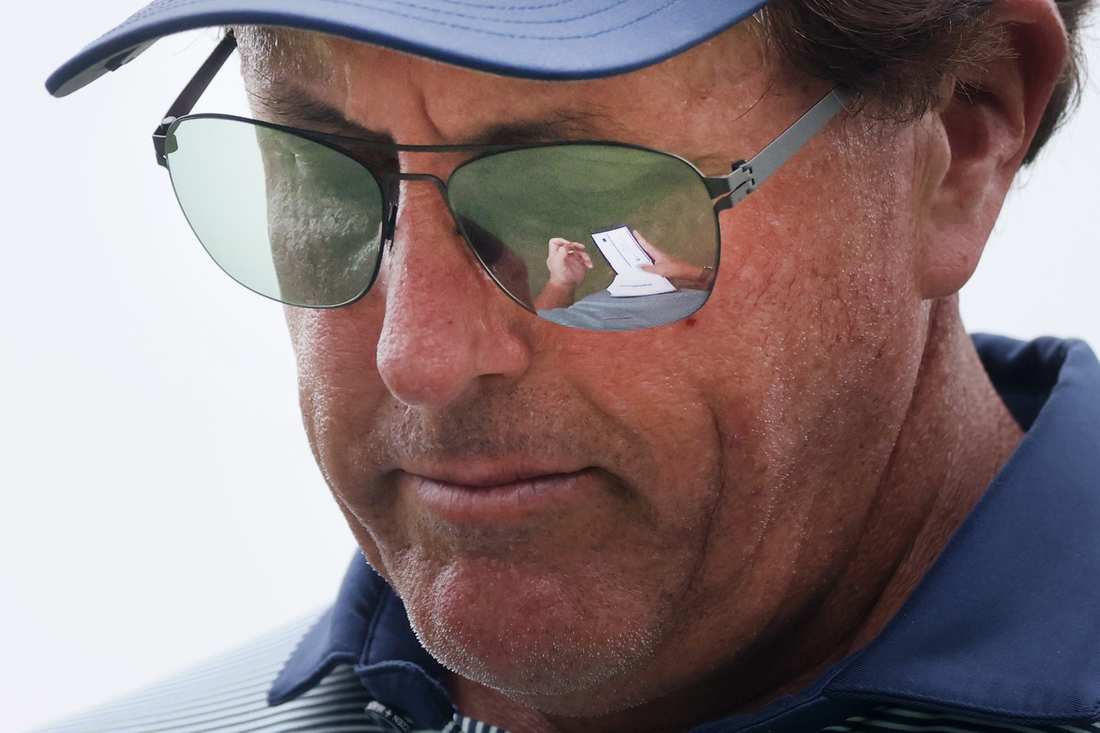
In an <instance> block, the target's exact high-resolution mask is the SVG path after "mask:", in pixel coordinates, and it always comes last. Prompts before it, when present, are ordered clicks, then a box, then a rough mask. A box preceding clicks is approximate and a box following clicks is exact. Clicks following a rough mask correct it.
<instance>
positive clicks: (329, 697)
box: [36, 616, 371, 733]
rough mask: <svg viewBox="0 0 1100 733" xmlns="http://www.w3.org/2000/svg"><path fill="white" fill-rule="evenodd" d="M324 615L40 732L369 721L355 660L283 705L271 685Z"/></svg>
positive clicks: (319, 727)
mask: <svg viewBox="0 0 1100 733" xmlns="http://www.w3.org/2000/svg"><path fill="white" fill-rule="evenodd" d="M316 620H317V617H316V616H310V617H308V618H304V619H301V620H299V621H296V622H294V623H292V624H289V625H287V626H285V627H283V628H280V629H277V630H275V631H273V632H270V633H268V634H265V635H264V636H262V637H260V638H258V639H256V640H254V641H252V642H249V643H247V644H245V645H243V646H241V647H239V648H237V649H235V650H233V651H231V652H228V653H226V654H223V655H221V656H219V657H216V658H214V659H212V660H210V661H208V662H205V663H203V664H200V665H198V666H196V667H194V668H192V669H189V670H187V671H185V672H182V673H180V674H178V675H176V676H174V677H171V678H169V679H167V680H164V681H162V682H159V683H156V684H153V685H151V686H149V687H147V688H145V689H143V690H139V691H138V692H135V693H133V694H131V695H128V696H126V697H123V698H121V699H119V700H116V701H114V702H111V703H108V704H106V705H104V706H102V707H100V708H96V709H93V710H91V711H88V712H86V713H83V714H81V715H77V716H75V717H72V718H69V719H67V720H63V721H61V722H59V723H55V724H53V725H50V726H48V727H46V728H42V729H40V730H38V731H36V733H96V732H99V731H126V733H152V731H157V732H158V733H172V732H173V731H180V732H182V731H188V732H191V731H207V730H219V731H250V732H254V733H263V732H265V731H280V733H289V732H290V731H299V730H301V731H305V730H309V731H318V732H320V731H328V730H331V731H335V730H347V729H348V728H349V727H350V726H354V725H355V724H357V723H358V724H362V723H363V720H364V718H363V709H364V707H365V706H366V705H367V703H369V702H370V699H371V698H370V696H369V695H368V694H367V692H366V690H365V689H364V688H363V686H362V685H361V684H360V682H359V680H358V678H357V677H355V676H354V675H353V674H352V672H351V669H350V667H348V666H342V667H337V668H336V669H335V670H333V672H332V673H331V674H329V675H328V676H327V677H326V678H325V679H324V680H323V681H322V682H321V683H320V684H319V685H317V686H316V687H315V688H313V689H312V690H310V691H309V692H307V693H306V694H304V695H302V696H301V697H299V698H297V699H295V700H292V701H290V702H287V703H284V704H283V705H280V706H278V707H269V706H268V704H267V690H268V687H269V686H270V685H271V682H272V681H273V680H274V679H275V676H276V675H277V674H278V673H279V670H281V669H282V667H283V665H284V664H285V663H286V660H287V659H288V658H289V657H290V655H291V653H292V652H293V651H294V649H295V647H297V645H298V642H299V641H300V640H301V639H302V637H303V636H304V635H305V633H306V632H307V631H308V630H309V629H310V628H311V627H312V625H313V624H314V622H315V621H316Z"/></svg>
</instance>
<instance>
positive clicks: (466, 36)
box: [46, 0, 768, 97]
mask: <svg viewBox="0 0 1100 733" xmlns="http://www.w3.org/2000/svg"><path fill="white" fill-rule="evenodd" d="M767 2H768V0H723V1H722V2H715V0H510V2H508V3H499V4H495V5H494V4H489V3H480V2H473V1H470V0H465V1H460V0H418V2H415V3H409V2H405V1H401V0H308V1H304V0H156V1H155V2H153V3H152V4H151V5H149V6H148V7H146V8H145V9H143V10H141V11H140V12H138V13H136V14H135V15H133V16H132V17H131V18H130V19H129V20H127V21H126V22H124V23H123V24H122V25H120V26H118V27H117V28H115V29H114V30H112V31H110V32H109V33H107V34H106V35H104V36H103V37H101V38H99V39H98V40H96V41H94V42H93V43H91V44H90V45H88V46H87V47H86V48H84V50H82V51H81V52H80V53H79V54H77V55H76V56H74V57H73V58H72V59H70V60H69V61H68V62H66V63H65V64H64V65H63V66H61V67H60V68H59V69H58V70H57V71H55V72H54V73H53V74H52V75H51V76H50V78H49V79H48V80H47V82H46V88H47V89H48V90H49V91H50V93H51V94H53V95H55V96H58V97H62V96H65V95H66V94H70V93H72V92H74V91H76V90H77V89H80V88H81V87H83V86H85V85H87V84H89V83H91V82H92V81H94V80H96V79H98V78H99V77H100V76H102V75H104V74H106V73H107V72H108V71H114V70H115V69H118V68H119V67H120V66H122V65H123V64H125V63H127V62H129V61H131V60H133V59H134V58H136V57H137V56H138V55H139V54H141V53H142V52H143V51H144V50H145V49H147V48H148V47H149V46H151V45H152V44H153V43H154V42H156V40H157V39H159V38H163V37H164V36H167V35H170V34H173V33H179V32H181V31H187V30H192V29H195V28H208V27H212V26H223V25H265V26H286V27H291V28H302V29H307V30H315V31H320V32H323V33H330V34H333V35H338V36H345V37H347V38H351V39H354V40H357V41H365V42H367V43H373V44H377V45H380V46H386V47H388V48H393V49H397V50H400V51H406V52H409V53H414V54H417V55H420V56H426V57H428V58H432V59H436V60H438V61H443V62H446V63H451V64H456V65H458V66H465V67H467V68H471V69H478V70H481V71H488V72H492V73H496V74H503V75H506V76H518V77H524V78H531V79H548V80H569V79H589V78H596V77H604V76H613V75H615V74H621V73H625V72H628V71H633V70H635V69H639V68H642V67H644V66H648V65H650V64H654V63H657V62H659V61H663V60H664V59H667V58H669V57H671V56H674V55H676V54H677V53H680V52H681V51H684V50H686V49H688V48H690V47H691V46H694V45H696V44H698V43H700V42H702V41H704V40H706V39H707V38H710V37H711V36H714V35H716V34H717V33H720V32H721V31H723V30H725V29H726V28H729V27H730V26H732V25H734V24H736V23H738V22H740V21H741V20H744V19H745V18H747V17H748V16H749V15H751V14H752V13H754V12H756V11H757V10H758V9H759V8H761V7H763V6H764V5H766V4H767Z"/></svg>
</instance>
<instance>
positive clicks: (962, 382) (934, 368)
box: [448, 298, 1023, 733]
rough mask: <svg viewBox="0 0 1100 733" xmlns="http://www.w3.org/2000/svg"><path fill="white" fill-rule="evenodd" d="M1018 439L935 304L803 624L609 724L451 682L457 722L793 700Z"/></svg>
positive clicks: (557, 730) (929, 555)
mask: <svg viewBox="0 0 1100 733" xmlns="http://www.w3.org/2000/svg"><path fill="white" fill-rule="evenodd" d="M1022 437H1023V433H1022V431H1021V430H1020V428H1019V426H1018V425H1017V424H1016V422H1015V420H1014V419H1013V418H1012V416H1011V415H1010V414H1009V412H1008V410H1007V408H1006V407H1005V406H1004V403H1003V402H1002V401H1001V399H1000V397H999V396H998V395H997V393H996V391H995V389H994V388H993V385H992V384H991V383H990V381H989V378H988V376H987V375H986V373H985V370H984V369H983V368H982V365H981V362H980V360H979V359H978V355H977V352H976V351H975V350H974V346H973V343H972V342H971V340H970V337H969V336H968V335H967V334H966V332H965V330H964V329H963V326H962V323H961V321H960V319H959V315H958V306H957V301H956V300H955V299H954V298H950V299H943V300H939V301H936V302H935V303H933V304H932V305H931V308H930V312H929V322H928V331H927V338H926V341H925V345H924V351H923V355H922V358H921V365H920V369H919V372H918V376H917V380H916V383H915V386H914V388H913V390H912V393H911V401H910V405H909V409H908V412H907V415H906V418H905V421H904V423H903V425H902V428H901V430H900V432H899V433H898V436H897V439H896V441H895V443H894V445H893V450H892V451H891V454H890V456H889V459H888V461H886V463H885V465H884V466H883V467H882V468H881V469H880V470H879V472H878V474H877V477H876V479H875V480H876V481H877V483H878V486H877V492H876V499H875V503H874V507H873V509H872V510H871V512H870V515H869V516H868V518H867V521H866V524H865V530H864V531H863V532H862V534H861V535H860V538H859V541H858V544H857V546H856V547H855V548H854V551H853V553H852V555H851V557H852V560H851V561H850V562H849V563H848V564H847V566H846V567H845V569H844V571H843V572H841V573H840V574H839V575H838V579H837V582H835V583H834V584H833V585H832V589H831V590H830V592H829V593H828V595H827V596H826V597H824V598H821V599H818V602H817V603H815V604H814V606H813V608H812V610H811V611H810V612H808V613H805V614H802V615H801V616H799V617H798V620H797V621H796V622H794V623H793V624H790V625H788V626H785V627H784V628H782V629H781V630H780V631H779V632H777V633H775V634H773V636H772V637H771V638H770V639H769V640H767V641H762V642H761V643H760V644H759V645H758V646H757V648H756V649H754V650H750V651H749V652H748V653H746V654H742V655H740V657H741V658H740V659H737V660H731V664H730V666H729V667H728V668H725V669H722V670H719V671H718V672H715V673H712V674H710V675H708V676H706V677H705V678H704V679H702V680H701V681H700V682H698V683H696V684H693V685H691V686H689V687H687V688H684V689H680V690H674V691H670V692H669V694H667V695H665V696H663V697H661V698H660V699H658V700H654V701H651V702H650V703H646V704H644V705H642V706H640V707H635V708H631V709H628V710H625V711H622V712H620V713H615V714H613V715H609V716H603V717H600V718H596V719H582V718H561V717H558V716H549V715H544V714H542V713H540V712H539V711H537V710H534V709H531V708H528V707H525V706H523V705H520V704H517V703H515V702H513V701H511V700H509V699H508V698H507V697H506V696H505V695H503V694H502V693H500V692H497V691H494V690H491V689H489V688H487V687H484V686H481V685H478V684H476V683H474V682H471V681H469V680H466V679H464V678H461V677H459V676H457V675H454V676H452V678H451V679H450V681H449V684H448V688H449V691H450V692H451V695H452V699H453V700H454V701H455V704H456V706H457V707H458V709H459V710H460V711H461V712H462V713H463V714H465V715H469V716H471V717H474V718H477V719H478V720H482V721H485V722H487V723H492V724H494V725H497V726H500V727H502V728H504V729H506V730H509V731H512V733H619V732H620V731H622V732H623V733H626V732H627V731H629V732H630V733H638V732H639V731H653V732H654V733H658V732H668V733H672V732H675V731H681V730H687V729H689V728H691V727H694V726H695V725H698V724H700V723H703V722H705V721H707V720H713V719H716V718H720V717H724V716H728V715H732V714H736V713H742V712H751V711H753V710H757V709H759V708H760V707H762V706H764V705H766V704H767V703H768V702H770V701H772V700H774V699H776V698H778V697H781V696H783V695H786V694H790V693H793V692H796V691H798V690H799V689H802V688H803V687H805V686H806V685H808V684H809V683H810V682H811V681H812V680H813V679H814V678H815V677H817V675H819V674H820V673H821V672H823V671H824V670H825V669H827V668H828V667H829V666H831V665H832V664H834V663H836V662H837V661H839V660H840V659H843V658H844V657H846V656H848V655H849V654H851V653H852V652H855V651H857V650H858V649H860V648H862V647H863V646H865V645H866V644H867V643H868V642H870V641H871V639H873V638H874V637H875V636H876V635H877V634H878V633H879V632H880V631H882V629H883V627H884V626H885V625H886V624H887V622H888V621H889V620H890V619H891V618H892V617H893V616H894V614H895V613H897V611H898V610H899V609H900V608H901V606H902V604H903V603H904V602H905V600H906V599H907V598H908V597H909V595H910V594H911V593H912V592H913V590H914V589H915V588H916V587H917V585H918V583H919V582H920V580H921V578H923V577H924V575H925V573H926V572H927V571H928V569H929V568H930V566H931V565H932V563H933V561H934V560H935V559H936V557H937V556H938V555H939V554H940V552H941V551H942V550H943V548H944V546H945V545H946V544H947V542H948V540H949V539H950V537H951V535H952V534H953V533H954V531H955V530H956V529H957V528H958V526H959V524H960V523H961V522H962V521H963V519H964V518H965V517H966V515H967V514H968V513H969V511H970V509H971V508H972V507H973V506H974V504H975V502H977V500H978V498H979V497H980V496H981V495H982V493H983V492H984V490H985V488H986V487H987V486H988V485H989V483H990V482H991V481H992V480H993V478H994V476H996V474H997V472H998V471H999V470H1000V469H1001V467H1002V466H1003V465H1004V463H1005V461H1007V459H1008V457H1009V455H1010V454H1011V453H1012V451H1013V450H1014V449H1015V447H1016V445H1017V444H1018V443H1019V441H1020V439H1021V438H1022ZM765 660H767V661H765ZM734 691H736V692H734Z"/></svg>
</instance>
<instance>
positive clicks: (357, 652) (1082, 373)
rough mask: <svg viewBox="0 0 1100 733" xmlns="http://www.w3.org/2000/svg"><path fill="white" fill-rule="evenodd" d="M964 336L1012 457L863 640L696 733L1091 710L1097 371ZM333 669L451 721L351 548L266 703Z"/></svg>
mask: <svg viewBox="0 0 1100 733" xmlns="http://www.w3.org/2000/svg"><path fill="white" fill-rule="evenodd" d="M974 340H975V344H976V345H977V347H978V352H979V354H980V356H981V358H982V362H983V364H984V365H985V368H986V370H987V371H988V372H989V375H990V377H991V378H992V380H993V383H994V385H995V386H996V387H997V390H998V392H999V393H1000V395H1001V397H1002V399H1003V400H1004V401H1005V404H1006V405H1008V408H1009V410H1010V411H1011V412H1012V414H1013V416H1014V417H1015V418H1016V420H1017V421H1018V422H1019V423H1020V425H1021V426H1022V427H1023V428H1024V429H1025V430H1027V434H1026V436H1025V437H1024V439H1023V441H1021V443H1020V445H1019V446H1018V447H1017V449H1016V451H1015V452H1014V453H1013V454H1012V456H1011V458H1010V459H1009V461H1008V463H1007V464H1006V465H1005V467H1004V468H1003V469H1002V471H1001V472H1000V474H999V475H998V476H997V477H996V479H994V481H993V483H992V484H991V485H990V487H989V489H988V490H987V491H986V493H985V494H984V496H983V497H982V498H981V500H980V501H979V502H978V504H977V505H976V506H975V508H974V509H973V511H972V512H971V513H970V515H969V516H968V517H967V519H966V520H965V521H964V522H963V524H962V525H961V526H960V527H959V529H958V531H957V532H956V533H955V535H954V537H952V539H951V541H950V542H949V543H948V545H947V547H946V548H945V550H944V551H943V553H942V554H941V555H940V557H939V558H938V559H937V560H936V562H935V563H934V564H933V566H932V568H931V569H930V570H929V572H928V573H927V574H926V575H925V577H924V579H923V580H922V581H921V583H920V585H919V586H918V587H917V589H916V591H914V593H913V595H912V596H911V597H910V598H909V599H908V600H907V601H906V602H905V604H904V605H903V606H902V608H901V610H900V611H899V612H898V613H897V615H896V616H895V617H894V618H893V619H892V620H891V621H890V623H889V624H888V625H887V626H886V628H885V629H884V630H883V631H882V633H881V634H879V635H878V636H877V637H876V638H875V639H874V640H872V642H871V643H870V644H869V645H868V646H866V647H865V648H864V649H862V650H860V651H859V652H856V653H855V654H853V655H851V656H850V657H848V658H847V659H845V660H843V661H841V662H840V663H838V664H837V665H835V666H834V667H832V668H831V669H829V670H828V671H827V672H825V673H824V674H822V675H821V676H820V677H819V678H818V679H817V680H815V681H814V682H813V683H812V684H811V685H810V686H808V687H807V688H806V689H805V690H803V691H801V692H799V693H797V694H795V695H792V696H788V697H784V698H781V699H779V700H776V701H775V702H773V703H771V704H770V705H768V706H767V707H766V708H764V709H763V710H761V711H759V712H758V713H754V714H752V715H742V716H735V717H733V718H727V719H725V720H722V721H717V722H714V723H708V724H706V725H704V726H702V727H700V728H697V729H696V733H733V732H734V731H739V732H744V733H750V732H753V731H764V730H769V731H787V730H790V731H805V730H817V729H820V728H814V727H813V726H814V725H816V724H817V723H818V722H820V723H821V725H828V724H829V723H830V722H836V721H837V720H839V719H842V718H843V717H846V716H847V715H849V714H854V713H855V712H857V711H859V710H860V709H862V708H865V707H866V706H868V705H874V706H877V705H881V704H894V705H903V706H904V705H910V706H914V707H921V708H924V709H930V710H935V711H942V712H951V713H959V714H967V715H972V716H977V717H984V718H990V719H993V720H998V721H1002V722H1005V723H1016V724H1028V723H1032V724H1043V723H1047V724H1053V723H1068V722H1075V721H1084V720H1096V719H1098V718H1100V614H1098V612H1097V609H1100V542H1098V541H1097V531H1098V528H1100V364H1098V363H1097V361H1096V357H1095V356H1094V355H1093V354H1092V352H1091V351H1090V350H1089V348H1088V347H1087V346H1086V345H1085V344H1083V343H1082V342H1080V341H1060V340H1056V339H1039V340H1037V341H1033V342H1031V343H1026V344H1025V343H1020V342H1017V341H1013V340H1010V339H1005V338H1000V337H994V336H977V337H975V339H974ZM338 664H350V665H352V667H353V668H354V671H355V673H356V674H357V675H358V676H359V678H360V680H361V681H362V682H363V685H364V686H365V687H366V688H367V690H368V691H369V692H370V694H371V695H372V696H374V697H375V698H377V699H378V700H380V701H381V702H383V703H385V704H386V705H388V706H390V707H393V708H394V709H395V710H397V711H398V712H400V713H402V714H404V715H405V716H406V717H408V718H409V719H410V720H411V721H412V722H413V723H414V724H415V725H418V726H422V727H434V728H440V727H442V726H443V725H445V724H446V723H447V722H448V721H449V720H450V719H451V715H452V714H453V708H452V706H451V702H450V699H449V698H448V696H447V693H446V691H445V690H444V688H443V684H442V682H441V680H442V679H443V675H444V670H443V668H442V667H441V666H440V665H439V663H438V662H436V661H435V660H433V659H432V658H431V657H430V656H429V655H428V654H427V652H425V651H424V649H423V648H422V647H421V646H420V644H419V643H418V642H417V640H416V637H415V636H414V634H413V632H412V631H411V629H410V628H409V623H408V619H407V618H406V616H405V609H404V606H403V605H402V604H401V601H400V600H399V599H398V598H397V597H396V596H395V595H394V593H393V591H392V590H391V589H390V588H389V586H388V585H386V583H385V582H384V581H383V580H382V579H381V578H380V577H379V576H378V575H377V574H376V573H375V572H374V571H373V570H371V569H370V567H369V566H368V565H367V564H366V562H365V561H364V560H363V559H362V558H361V557H357V558H356V560H355V561H354V562H353V563H352V566H351V569H350V570H349V571H348V574H347V577H346V578H345V579H344V584H343V586H342V588H341V589H340V594H339V596H338V598H337V600H336V603H335V605H334V606H333V607H332V609H330V610H329V611H328V612H327V613H326V614H325V615H324V616H323V617H322V618H321V619H320V621H318V622H317V624H316V625H315V626H314V627H313V629H312V630H311V631H310V632H309V633H308V634H307V635H306V637H305V638H304V639H303V640H302V642H301V643H300V644H299V646H298V648H297V650H296V651H295V652H294V654H293V655H292V656H291V658H290V660H289V662H287V665H286V667H285V668H284V669H283V670H282V672H281V673H280V674H279V676H278V677H277V678H276V680H275V683H274V684H273V685H272V686H271V688H270V690H269V692H268V701H269V703H270V704H272V705H278V704H280V703H282V702H286V701H287V700H291V699H294V698H295V697H297V696H299V695H301V694H303V693H304V692H306V691H307V690H309V689H310V688H312V687H313V686H315V685H316V684H318V683H319V682H320V681H321V679H323V678H324V677H325V676H326V675H327V674H328V673H329V672H330V671H331V670H332V669H333V668H334V667H335V666H336V665H338Z"/></svg>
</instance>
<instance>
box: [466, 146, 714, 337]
mask: <svg viewBox="0 0 1100 733" xmlns="http://www.w3.org/2000/svg"><path fill="white" fill-rule="evenodd" d="M448 197H449V201H450V205H451V208H452V210H453V211H454V212H455V214H456V216H457V218H458V219H459V220H460V226H461V228H462V229H463V231H464V233H465V234H466V235H467V239H468V240H470V244H471V246H472V247H473V249H474V251H475V252H477V253H478V256H479V257H481V258H482V262H483V263H484V264H485V266H486V267H487V268H488V269H489V271H490V272H492V273H493V275H494V277H496V279H497V281H498V282H500V284H501V286H502V287H504V288H505V289H506V290H507V291H508V292H509V293H510V294H511V295H512V296H513V297H514V298H515V299H516V300H517V301H519V302H520V303H522V304H523V305H525V306H527V307H528V308H531V307H532V303H538V304H539V308H538V312H539V315H541V316H543V317H544V318H547V319H549V320H552V321H555V322H557V323H561V324H563V325H569V326H575V327H579V328H589V329H598V330H632V329H636V328H648V327H652V326H659V325H664V324H667V323H673V322H675V321H678V320H681V319H683V318H686V317H688V316H690V315H691V314H692V313H694V312H695V311H697V310H698V309H699V308H700V307H701V306H702V305H703V303H704V302H706V299H707V296H708V295H709V280H708V279H707V278H704V277H702V276H701V273H705V272H706V271H705V269H704V268H714V267H715V266H716V264H717V256H718V230H717V221H716V218H715V214H714V209H713V206H712V204H711V200H710V196H709V194H708V193H707V191H706V186H705V184H704V183H703V180H702V179H701V177H700V176H699V174H698V173H697V172H696V171H695V169H694V168H692V167H691V166H690V165H688V164H687V163H685V162H684V161H682V160H680V159H678V158H675V157H673V156H670V155H666V154H663V153H658V152H655V151H650V150H643V149H638V148H631V147H626V146H617V145H599V144H584V145H576V144H574V145H553V146H545V147H538V148H527V149H519V150H513V151H508V152H505V153H498V154H495V155H490V156H486V157H483V158H478V159H475V160H473V161H471V162H469V163H467V164H465V165H463V166H461V167H459V168H458V169H457V170H456V171H455V172H454V174H453V175H452V176H451V179H450V181H449V182H448ZM475 227H476V229H475ZM609 231H611V232H615V234H614V235H613V236H614V238H615V239H616V242H615V243H608V242H607V241H601V238H602V240H606V239H607V237H606V236H602V235H604V234H605V233H607V232H609ZM635 231H637V232H638V233H639V234H641V235H642V237H641V238H642V239H644V240H645V246H643V245H642V244H640V243H638V242H637V238H635V237H634V232H635ZM472 232H489V233H491V235H492V238H493V241H494V242H496V243H497V245H496V248H497V249H503V252H504V253H506V254H501V255H498V256H496V258H495V259H493V260H492V261H490V260H489V259H487V257H486V256H483V255H482V252H481V251H480V250H481V249H484V250H485V251H486V252H489V251H490V250H489V249H486V248H485V246H484V245H479V244H478V243H477V242H475V241H474V240H475V239H477V235H473V234H471V233H472ZM563 240H564V241H565V242H567V243H570V244H569V246H563V245H561V244H560V243H561V242H562V241H563ZM577 245H582V246H577ZM479 247H480V249H479ZM646 247H648V248H649V251H648V252H647V251H646ZM517 264H522V266H523V267H522V268H521V267H519V266H517ZM643 265H644V266H645V267H644V268H643V267H642V266H643ZM662 267H665V268H666V270H665V271H664V272H662V271H661V268H662ZM654 268H655V269H657V270H658V272H656V273H655V272H647V271H646V270H651V269H654ZM711 271H712V272H713V270H711ZM665 274H667V275H668V277H665V276H664V275H665ZM662 282H663V284H662ZM562 283H565V284H566V287H564V288H563V287H562ZM646 283H648V284H646ZM532 296H533V297H532ZM548 303H549V304H552V307H547V305H546V304H548Z"/></svg>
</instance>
